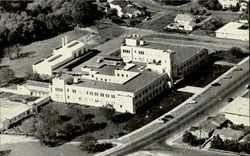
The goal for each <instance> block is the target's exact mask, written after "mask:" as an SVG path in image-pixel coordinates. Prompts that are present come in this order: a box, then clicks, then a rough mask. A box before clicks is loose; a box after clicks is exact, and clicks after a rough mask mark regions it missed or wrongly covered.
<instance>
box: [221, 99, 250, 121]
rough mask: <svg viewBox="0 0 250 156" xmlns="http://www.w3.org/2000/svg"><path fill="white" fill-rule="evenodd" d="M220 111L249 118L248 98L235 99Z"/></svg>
mask: <svg viewBox="0 0 250 156" xmlns="http://www.w3.org/2000/svg"><path fill="white" fill-rule="evenodd" d="M220 111H221V112H224V113H229V114H235V115H242V116H247V117H250V106H249V98H243V97H237V98H236V99H234V100H233V101H232V102H231V103H229V104H228V105H226V106H225V107H224V108H222V109H221V110H220Z"/></svg>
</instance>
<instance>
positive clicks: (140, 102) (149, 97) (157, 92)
mask: <svg viewBox="0 0 250 156" xmlns="http://www.w3.org/2000/svg"><path fill="white" fill-rule="evenodd" d="M161 91H163V87H160V88H159V89H156V90H153V91H152V93H150V94H149V95H148V96H145V97H144V98H142V99H141V100H139V101H138V102H136V103H135V106H136V107H138V106H141V105H142V104H144V103H146V102H148V101H149V100H150V99H152V98H153V97H154V96H156V95H158V94H159V93H160V92H161Z"/></svg>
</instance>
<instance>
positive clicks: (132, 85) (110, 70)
mask: <svg viewBox="0 0 250 156" xmlns="http://www.w3.org/2000/svg"><path fill="white" fill-rule="evenodd" d="M132 63H133V64H135V66H134V67H132V68H131V69H129V70H128V71H134V72H140V74H139V75H137V76H135V77H134V78H132V79H131V80H129V81H128V82H126V83H124V84H119V83H111V82H104V81H96V80H89V79H83V81H81V82H79V83H77V84H72V85H75V86H84V87H89V88H97V89H104V90H111V91H125V92H136V91H137V90H139V89H140V88H143V87H144V86H146V85H147V84H149V83H151V82H153V81H155V80H156V79H158V78H160V77H161V76H162V75H163V74H158V73H156V72H152V71H149V70H146V69H145V70H144V71H139V70H138V68H139V67H141V66H146V64H145V63H138V62H132ZM123 67H124V66H113V65H105V66H103V67H102V68H99V69H95V70H97V71H98V72H99V73H101V74H105V75H111V74H112V75H114V70H115V69H116V68H120V69H121V68H123Z"/></svg>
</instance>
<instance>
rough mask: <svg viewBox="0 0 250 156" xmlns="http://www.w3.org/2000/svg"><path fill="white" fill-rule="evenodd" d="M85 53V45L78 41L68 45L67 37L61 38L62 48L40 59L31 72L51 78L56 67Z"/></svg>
mask: <svg viewBox="0 0 250 156" xmlns="http://www.w3.org/2000/svg"><path fill="white" fill-rule="evenodd" d="M86 52H87V48H86V45H85V44H84V43H82V42H80V41H77V40H74V41H72V42H70V43H68V41H67V37H65V38H62V46H60V47H58V48H56V49H54V50H53V53H52V55H50V56H48V57H46V58H44V59H42V60H41V61H39V62H37V63H35V64H34V65H33V67H32V68H33V72H36V73H38V74H40V75H48V76H52V75H53V74H52V71H53V70H55V69H57V68H58V67H60V66H62V65H64V64H65V63H68V62H70V61H72V60H73V59H75V58H77V57H79V56H81V55H83V54H84V53H86Z"/></svg>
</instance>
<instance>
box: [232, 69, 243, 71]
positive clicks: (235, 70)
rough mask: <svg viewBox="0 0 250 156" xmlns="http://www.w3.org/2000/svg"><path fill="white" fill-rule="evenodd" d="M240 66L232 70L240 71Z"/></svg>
mask: <svg viewBox="0 0 250 156" xmlns="http://www.w3.org/2000/svg"><path fill="white" fill-rule="evenodd" d="M241 70H242V68H235V69H234V71H241Z"/></svg>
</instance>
